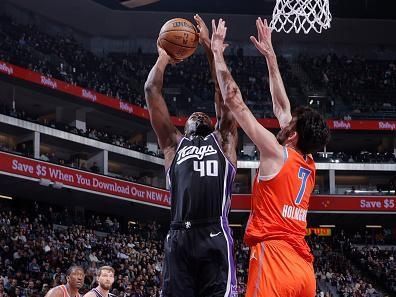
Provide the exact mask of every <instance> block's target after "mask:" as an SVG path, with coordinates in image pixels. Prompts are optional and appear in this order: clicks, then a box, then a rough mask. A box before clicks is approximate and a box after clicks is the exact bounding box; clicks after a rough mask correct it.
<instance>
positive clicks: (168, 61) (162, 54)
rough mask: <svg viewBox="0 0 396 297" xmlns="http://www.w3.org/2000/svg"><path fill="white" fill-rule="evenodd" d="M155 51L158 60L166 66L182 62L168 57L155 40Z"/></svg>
mask: <svg viewBox="0 0 396 297" xmlns="http://www.w3.org/2000/svg"><path fill="white" fill-rule="evenodd" d="M157 51H158V58H159V59H161V60H163V61H164V62H165V63H166V64H172V65H173V64H177V63H180V62H182V61H183V60H177V59H174V58H172V57H171V56H169V55H168V53H167V52H166V51H165V50H164V49H163V48H162V47H161V46H160V44H159V41H158V40H157Z"/></svg>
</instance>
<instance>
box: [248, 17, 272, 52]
mask: <svg viewBox="0 0 396 297" xmlns="http://www.w3.org/2000/svg"><path fill="white" fill-rule="evenodd" d="M256 27H257V35H258V40H257V39H256V37H254V36H250V40H251V41H252V42H253V44H254V46H255V47H256V48H257V49H258V50H259V52H260V53H262V54H263V55H264V56H265V57H269V56H270V55H273V54H274V49H273V47H272V40H271V28H270V27H268V23H267V20H266V19H264V21H263V20H262V19H261V18H258V19H257V20H256Z"/></svg>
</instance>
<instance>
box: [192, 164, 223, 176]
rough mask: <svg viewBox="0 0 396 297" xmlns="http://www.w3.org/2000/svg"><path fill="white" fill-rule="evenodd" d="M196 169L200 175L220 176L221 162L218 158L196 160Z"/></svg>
mask: <svg viewBox="0 0 396 297" xmlns="http://www.w3.org/2000/svg"><path fill="white" fill-rule="evenodd" d="M194 171H196V172H199V174H200V176H201V177H202V176H218V175H219V164H218V162H217V160H207V161H194Z"/></svg>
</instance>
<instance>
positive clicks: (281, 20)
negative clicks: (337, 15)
mask: <svg viewBox="0 0 396 297" xmlns="http://www.w3.org/2000/svg"><path fill="white" fill-rule="evenodd" d="M346 1H347V0H346ZM330 22H331V13H330V8H329V0H276V5H275V8H274V12H273V14H272V20H271V23H270V27H271V28H272V29H273V30H275V31H277V32H280V31H282V30H283V31H285V32H286V33H289V32H290V31H292V30H294V31H295V32H296V33H299V32H300V31H301V30H303V32H304V33H305V34H308V32H309V31H310V30H311V29H313V30H315V31H316V32H318V33H321V32H322V29H328V28H330Z"/></svg>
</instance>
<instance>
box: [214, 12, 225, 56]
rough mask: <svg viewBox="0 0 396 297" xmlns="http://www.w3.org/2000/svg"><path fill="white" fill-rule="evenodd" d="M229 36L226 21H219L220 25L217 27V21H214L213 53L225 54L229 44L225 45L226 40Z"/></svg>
mask: <svg viewBox="0 0 396 297" xmlns="http://www.w3.org/2000/svg"><path fill="white" fill-rule="evenodd" d="M226 34H227V27H226V26H225V21H223V19H219V23H218V24H217V26H216V22H215V20H212V39H211V49H212V51H213V53H221V54H222V53H223V52H224V50H225V49H226V47H227V46H228V44H226V43H224V39H225V37H226Z"/></svg>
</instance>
